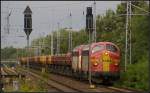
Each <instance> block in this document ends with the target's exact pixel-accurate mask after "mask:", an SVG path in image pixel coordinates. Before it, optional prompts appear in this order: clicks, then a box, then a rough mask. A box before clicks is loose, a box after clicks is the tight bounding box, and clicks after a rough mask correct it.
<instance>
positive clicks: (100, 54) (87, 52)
mask: <svg viewBox="0 0 150 93" xmlns="http://www.w3.org/2000/svg"><path fill="white" fill-rule="evenodd" d="M89 62H90V63H91V65H89ZM119 64H120V50H119V48H118V47H117V46H116V45H115V44H113V43H111V42H98V43H92V44H90V45H81V46H78V47H76V48H75V49H74V50H73V53H72V69H73V73H78V74H79V75H80V76H81V77H82V76H85V75H86V76H87V74H88V72H89V67H91V74H92V77H95V78H99V79H102V80H108V79H112V80H116V79H118V78H119V71H120V67H119Z"/></svg>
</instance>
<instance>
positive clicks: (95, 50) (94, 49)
mask: <svg viewBox="0 0 150 93" xmlns="http://www.w3.org/2000/svg"><path fill="white" fill-rule="evenodd" d="M103 49H104V45H97V46H95V47H94V48H93V49H92V53H95V52H97V51H101V50H103Z"/></svg>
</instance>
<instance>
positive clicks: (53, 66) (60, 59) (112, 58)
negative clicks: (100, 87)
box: [19, 42, 120, 81]
mask: <svg viewBox="0 0 150 93" xmlns="http://www.w3.org/2000/svg"><path fill="white" fill-rule="evenodd" d="M27 60H29V67H30V68H33V69H36V70H46V71H47V72H53V73H59V74H63V75H68V76H72V77H76V78H83V79H88V74H89V69H90V71H91V76H92V79H93V78H96V79H99V80H102V81H108V80H111V81H115V80H118V79H119V76H120V49H119V48H118V46H116V45H115V44H114V43H111V42H97V43H91V44H88V45H80V46H77V47H75V48H74V49H73V50H72V52H70V53H67V54H63V55H44V56H34V57H22V58H19V61H20V63H21V65H24V66H27Z"/></svg>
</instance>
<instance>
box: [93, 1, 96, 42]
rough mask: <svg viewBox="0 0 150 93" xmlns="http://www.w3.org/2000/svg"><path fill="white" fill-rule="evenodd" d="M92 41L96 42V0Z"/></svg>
mask: <svg viewBox="0 0 150 93" xmlns="http://www.w3.org/2000/svg"><path fill="white" fill-rule="evenodd" d="M93 10H94V17H93V18H94V20H93V30H94V31H93V41H94V42H96V1H95V0H94V9H93Z"/></svg>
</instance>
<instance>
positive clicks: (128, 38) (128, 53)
mask: <svg viewBox="0 0 150 93" xmlns="http://www.w3.org/2000/svg"><path fill="white" fill-rule="evenodd" d="M126 11H127V13H126V42H125V71H126V70H127V64H128V57H129V63H130V64H131V62H132V55H131V53H132V51H131V44H132V42H131V38H132V37H131V1H126Z"/></svg>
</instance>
